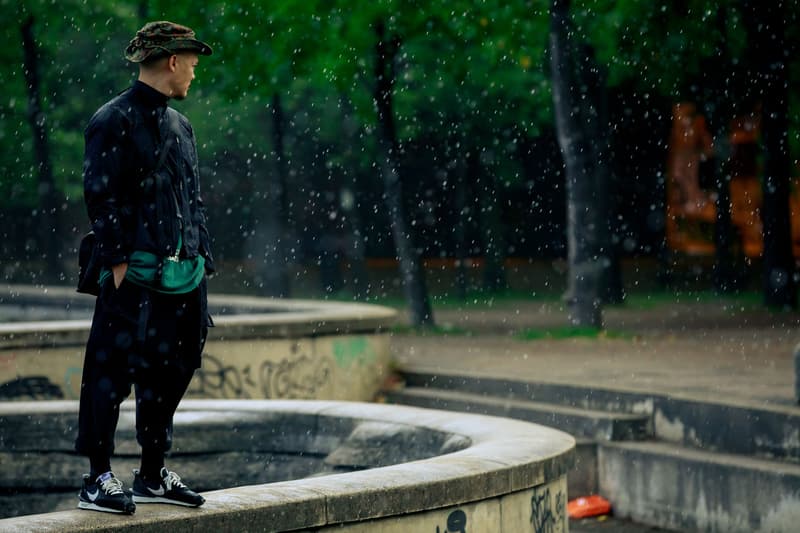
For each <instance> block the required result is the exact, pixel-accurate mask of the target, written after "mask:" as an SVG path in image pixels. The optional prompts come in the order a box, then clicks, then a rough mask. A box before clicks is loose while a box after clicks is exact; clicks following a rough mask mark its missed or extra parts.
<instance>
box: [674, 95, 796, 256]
mask: <svg viewBox="0 0 800 533" xmlns="http://www.w3.org/2000/svg"><path fill="white" fill-rule="evenodd" d="M759 119H760V117H759V114H758V113H757V112H756V113H751V114H748V115H745V116H741V117H737V118H736V119H734V120H733V121H732V122H731V133H730V142H731V154H730V159H729V160H728V161H727V163H726V164H727V165H729V167H728V169H729V171H730V173H731V181H730V202H731V206H730V209H731V222H732V224H733V226H734V227H735V228H736V231H737V234H738V237H739V242H738V245H739V246H740V247H741V252H742V253H743V254H744V255H745V256H747V257H749V258H755V257H759V256H760V255H761V254H762V252H763V251H764V242H763V237H762V225H761V201H762V197H761V195H762V193H761V181H760V179H759V174H760V169H759V165H758V155H759V150H760V148H759V144H758V140H759V133H760V128H759V126H760V124H759V122H760V120H759ZM711 157H714V152H713V145H712V142H711V134H710V133H709V132H708V128H707V127H706V123H705V119H704V118H703V116H702V115H700V114H698V113H697V110H696V109H695V106H694V104H691V103H680V104H675V106H674V107H673V115H672V131H671V134H670V142H669V159H668V162H667V182H666V192H667V221H666V237H667V246H669V248H670V249H672V250H674V251H677V252H682V253H686V254H689V255H712V254H713V253H714V223H715V222H716V215H717V210H716V205H715V202H716V192H713V191H706V190H704V189H702V188H701V186H700V163H701V162H702V161H704V160H706V159H708V158H711ZM793 181H794V182H793V184H792V193H791V196H790V198H789V208H790V213H791V224H792V241H793V248H794V255H795V257H800V180H799V179H797V178H795V179H794V180H793Z"/></svg>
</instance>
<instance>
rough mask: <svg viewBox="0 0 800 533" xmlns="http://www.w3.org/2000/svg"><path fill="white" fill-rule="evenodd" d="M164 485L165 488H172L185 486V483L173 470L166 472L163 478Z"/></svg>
mask: <svg viewBox="0 0 800 533" xmlns="http://www.w3.org/2000/svg"><path fill="white" fill-rule="evenodd" d="M164 485H166V487H167V490H172V487H177V488H179V489H185V488H186V485H184V484H183V482H182V481H181V477H180V476H179V475H178V474H176V473H175V472H167V477H165V478H164Z"/></svg>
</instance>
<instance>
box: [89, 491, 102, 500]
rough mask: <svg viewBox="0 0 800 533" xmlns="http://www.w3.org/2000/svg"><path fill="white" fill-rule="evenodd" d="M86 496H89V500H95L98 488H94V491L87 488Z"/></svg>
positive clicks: (98, 494) (98, 492)
mask: <svg viewBox="0 0 800 533" xmlns="http://www.w3.org/2000/svg"><path fill="white" fill-rule="evenodd" d="M86 496H88V497H89V501H92V502H93V501H95V500H96V499H97V497H98V496H100V491H99V490H96V491H94V492H89V491H88V490H87V491H86Z"/></svg>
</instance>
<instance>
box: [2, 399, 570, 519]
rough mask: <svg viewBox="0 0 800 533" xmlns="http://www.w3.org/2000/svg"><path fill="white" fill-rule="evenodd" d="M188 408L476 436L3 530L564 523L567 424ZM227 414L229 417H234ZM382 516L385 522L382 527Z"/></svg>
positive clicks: (184, 410)
mask: <svg viewBox="0 0 800 533" xmlns="http://www.w3.org/2000/svg"><path fill="white" fill-rule="evenodd" d="M65 410H66V411H67V412H71V413H74V412H75V411H76V405H75V404H74V403H72V402H30V403H13V404H0V421H2V425H0V426H2V427H5V426H6V420H7V419H10V418H15V419H16V420H18V421H19V420H22V419H28V420H30V421H31V424H35V420H36V418H37V416H40V415H42V416H51V415H53V414H57V413H63V412H64V411H65ZM179 413H181V415H183V416H184V418H187V417H188V418H191V417H192V416H193V415H196V416H198V417H201V416H202V417H206V423H208V422H209V420H211V419H213V418H214V416H211V415H212V414H213V413H218V414H222V413H227V414H228V415H230V414H232V413H237V414H240V415H242V416H244V417H245V418H247V419H248V420H250V421H252V418H253V416H259V415H261V414H266V415H267V420H269V417H270V416H271V417H273V419H274V417H275V416H276V414H277V415H287V414H292V413H293V414H297V415H298V416H301V417H304V418H305V419H308V418H309V417H312V418H315V419H316V420H317V423H316V427H317V428H318V429H321V428H327V429H328V430H330V429H331V428H337V427H338V428H340V433H339V434H338V435H327V442H328V444H327V446H328V447H331V446H334V445H336V446H338V445H340V444H341V443H342V442H344V441H346V440H347V438H348V437H349V436H350V435H351V434H352V433H353V431H352V428H353V427H354V426H356V425H358V424H363V423H371V424H374V423H379V424H393V425H397V426H406V427H413V428H418V429H420V430H422V431H423V432H427V433H428V434H431V433H436V434H439V435H440V438H438V439H434V440H433V441H429V440H427V439H423V440H425V441H426V442H434V441H435V442H437V443H440V444H439V445H440V449H446V445H447V443H448V442H451V439H453V438H456V439H458V440H460V442H461V445H462V446H463V445H467V444H468V445H467V447H466V448H463V449H460V450H458V451H454V452H452V453H448V454H446V455H440V456H435V457H429V458H425V459H419V460H414V461H411V462H408V463H403V464H394V465H391V466H384V467H379V468H373V469H371V470H361V471H356V472H350V473H346V474H333V475H328V476H324V477H312V478H307V479H301V480H294V481H286V482H281V483H273V484H266V485H256V486H246V487H237V488H231V489H224V490H217V491H213V492H208V493H206V494H205V496H206V497H207V503H206V505H204V506H203V507H202V508H200V509H183V508H175V507H172V506H163V505H150V506H147V505H142V506H139V509H137V512H136V514H135V515H134V516H130V517H120V516H113V515H112V516H109V515H107V514H105V513H92V512H86V511H78V510H75V511H63V512H58V513H49V514H43V515H31V516H25V517H18V518H12V519H6V520H0V530H2V531H9V532H12V531H59V532H72V531H89V530H93V529H106V528H110V529H114V530H115V531H150V530H155V529H158V530H162V531H163V530H164V528H165V527H166V528H168V530H170V531H209V530H215V531H217V532H219V533H221V532H225V531H242V530H243V528H244V529H247V530H250V531H290V530H298V529H309V528H323V527H324V526H328V527H333V526H335V527H337V528H338V529H336V531H350V530H352V531H367V529H359V527H360V526H358V524H356V523H357V522H360V521H365V520H367V521H370V522H369V523H370V524H372V526H373V528H372V529H368V530H369V531H384V530H385V531H422V530H430V531H435V528H436V527H438V524H443V525H445V526H446V521H447V519H448V517H452V516H456V518H457V519H458V520H461V514H463V516H464V518H463V520H469V521H470V523H471V524H472V525H473V526H475V527H479V526H477V524H486V525H485V526H482V527H483V529H476V530H485V531H497V532H503V531H505V532H507V533H511V532H519V531H524V530H526V529H521V528H522V524H521V523H519V522H520V521H523V522H526V523H527V528H528V529H530V528H531V527H532V525H531V524H533V523H534V521H536V524H540V523H541V521H542V520H545V521H548V520H549V521H551V522H552V524H553V525H552V527H561V526H563V528H564V529H565V530H566V520H567V519H566V510H565V506H566V473H567V472H568V471H569V469H570V468H571V466H572V463H573V461H574V450H575V441H574V439H573V438H572V437H570V436H569V435H567V434H565V433H562V432H560V431H557V430H553V429H550V428H546V427H542V426H537V425H534V424H530V423H525V422H520V421H515V420H508V419H501V418H494V417H487V416H479V415H467V414H460V413H451V412H444V411H432V410H427V409H419V408H412V407H403V406H394V405H392V406H389V405H379V404H363V403H354V402H353V403H351V402H320V401H316V402H301V401H281V402H276V401H209V400H195V401H185V402H183V403H182V405H181V409H180V410H179ZM219 420H223V421H225V422H224V423H226V424H227V423H229V422H230V420H225V417H220V418H219ZM229 427H230V426H229ZM176 431H177V428H176ZM239 433H240V435H241V436H242V437H243V439H245V438H246V436H245V435H242V433H241V432H239ZM325 440H326V439H322V440H316V441H314V442H317V444H319V443H320V442H324V441H325ZM312 441H313V439H312ZM297 451H298V452H302V451H303V450H297ZM442 513H445V514H442ZM453 513H456V514H455V515H454V514H453ZM459 513H461V514H459ZM487 513H488V514H487ZM511 517H517V518H515V519H512V518H511ZM442 520H444V522H442ZM398 521H399V522H398ZM384 522H385V523H386V524H387V529H379V528H378V526H379V525H380V524H383V523H384ZM556 522H558V523H556ZM391 524H394V525H391ZM398 524H399V525H398ZM414 524H426V526H425V527H422V528H419V527H418V525H414ZM389 525H391V527H389ZM350 528H352V529H350ZM403 528H405V529H403ZM485 528H488V529H485ZM324 530H327V529H324ZM442 531H444V528H443V529H442Z"/></svg>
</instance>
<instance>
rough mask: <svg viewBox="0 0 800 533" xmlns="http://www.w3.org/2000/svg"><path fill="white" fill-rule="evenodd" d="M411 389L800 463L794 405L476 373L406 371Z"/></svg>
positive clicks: (799, 418)
mask: <svg viewBox="0 0 800 533" xmlns="http://www.w3.org/2000/svg"><path fill="white" fill-rule="evenodd" d="M402 377H403V379H404V380H405V383H406V385H407V386H409V387H414V388H417V387H433V388H436V389H443V390H451V391H459V392H462V393H473V394H481V395H487V396H493V397H497V398H509V397H511V398H514V399H516V400H530V401H534V402H541V403H548V404H550V403H551V404H555V405H560V406H568V407H572V408H583V409H591V410H597V411H614V412H623V413H636V414H643V415H648V416H651V417H652V420H653V432H654V434H655V437H656V439H658V440H662V441H667V442H673V443H677V444H681V445H684V446H688V447H696V448H700V449H705V450H716V451H720V452H722V453H733V454H740V455H753V456H759V457H764V458H770V459H778V460H781V461H785V462H788V463H795V464H800V408H799V407H797V406H795V405H761V404H759V405H745V404H734V403H732V402H728V403H726V401H725V398H719V399H713V400H711V399H707V398H702V399H701V398H693V397H688V396H686V397H678V396H675V395H666V394H656V393H652V392H647V391H632V390H617V389H606V388H599V387H592V386H591V385H580V384H567V383H551V382H530V381H521V380H515V379H507V378H487V377H483V376H479V375H471V374H455V373H450V374H446V375H445V374H441V373H438V372H433V371H431V370H428V369H413V368H412V369H405V370H404V371H403V372H402Z"/></svg>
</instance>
